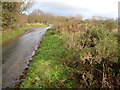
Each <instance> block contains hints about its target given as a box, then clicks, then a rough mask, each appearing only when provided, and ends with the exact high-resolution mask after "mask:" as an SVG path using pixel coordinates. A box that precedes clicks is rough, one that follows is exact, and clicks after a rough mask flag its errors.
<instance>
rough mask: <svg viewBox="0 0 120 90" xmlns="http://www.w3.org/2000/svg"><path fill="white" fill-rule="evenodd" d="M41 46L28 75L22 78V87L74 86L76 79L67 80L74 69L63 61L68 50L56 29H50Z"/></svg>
mask: <svg viewBox="0 0 120 90" xmlns="http://www.w3.org/2000/svg"><path fill="white" fill-rule="evenodd" d="M40 46H41V48H39V49H38V50H37V51H36V53H35V56H34V57H33V62H32V64H31V65H30V67H29V69H28V73H27V76H26V78H25V79H23V80H22V84H21V86H20V87H21V88H54V87H55V88H59V87H68V88H70V87H73V84H74V83H75V81H74V80H72V79H68V80H66V78H68V77H69V75H70V73H71V72H72V70H71V69H70V68H69V67H67V66H66V65H63V64H62V63H61V59H62V60H63V59H64V57H65V55H66V51H65V50H64V46H63V41H62V39H61V38H60V37H59V35H57V34H56V32H55V31H53V30H51V29H48V31H47V32H46V34H45V36H44V37H43V39H42V43H41V45H40ZM64 81H65V82H64Z"/></svg>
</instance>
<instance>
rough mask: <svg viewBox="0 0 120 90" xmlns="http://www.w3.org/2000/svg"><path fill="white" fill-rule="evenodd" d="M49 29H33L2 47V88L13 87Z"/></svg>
mask: <svg viewBox="0 0 120 90" xmlns="http://www.w3.org/2000/svg"><path fill="white" fill-rule="evenodd" d="M48 28H50V26H49V27H35V28H32V29H33V31H32V32H30V33H27V34H25V35H23V36H21V37H19V38H18V39H16V40H14V41H11V42H9V43H7V44H5V45H3V46H2V87H3V88H6V87H10V88H12V87H14V86H15V84H16V83H18V82H19V77H20V75H21V74H22V72H23V70H24V69H25V67H26V66H27V64H28V62H29V60H30V59H31V57H32V56H33V55H34V53H35V50H36V49H37V47H38V46H39V43H40V41H41V39H42V37H43V35H44V34H45V32H46V30H47V29H48Z"/></svg>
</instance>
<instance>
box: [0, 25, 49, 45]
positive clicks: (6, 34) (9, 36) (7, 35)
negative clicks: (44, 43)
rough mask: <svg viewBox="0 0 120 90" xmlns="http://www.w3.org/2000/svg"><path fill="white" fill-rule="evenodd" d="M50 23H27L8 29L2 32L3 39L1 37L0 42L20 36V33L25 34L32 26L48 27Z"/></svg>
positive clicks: (0, 35)
mask: <svg viewBox="0 0 120 90" xmlns="http://www.w3.org/2000/svg"><path fill="white" fill-rule="evenodd" d="M46 26H48V25H44V24H43V25H27V26H25V27H21V28H18V29H15V30H6V31H4V32H3V33H2V34H0V37H2V40H1V39H0V44H1V43H2V42H3V43H4V42H5V41H7V40H10V39H12V38H15V37H17V36H19V35H20V34H23V33H24V32H25V31H26V30H27V29H30V28H32V27H46Z"/></svg>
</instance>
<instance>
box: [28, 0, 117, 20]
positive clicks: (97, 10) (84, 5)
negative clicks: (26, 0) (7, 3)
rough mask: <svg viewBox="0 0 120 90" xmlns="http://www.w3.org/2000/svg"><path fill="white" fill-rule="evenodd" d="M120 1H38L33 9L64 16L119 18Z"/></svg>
mask: <svg viewBox="0 0 120 90" xmlns="http://www.w3.org/2000/svg"><path fill="white" fill-rule="evenodd" d="M118 1H119V0H36V2H37V3H36V4H35V5H34V6H33V7H32V9H31V10H30V11H32V10H34V9H40V10H42V11H44V12H46V13H52V14H55V15H62V16H75V15H82V16H83V17H84V18H91V17H92V16H103V17H109V18H117V17H118Z"/></svg>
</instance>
